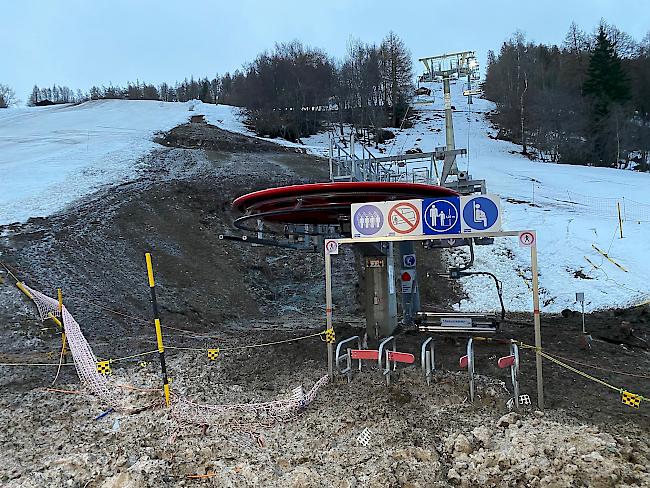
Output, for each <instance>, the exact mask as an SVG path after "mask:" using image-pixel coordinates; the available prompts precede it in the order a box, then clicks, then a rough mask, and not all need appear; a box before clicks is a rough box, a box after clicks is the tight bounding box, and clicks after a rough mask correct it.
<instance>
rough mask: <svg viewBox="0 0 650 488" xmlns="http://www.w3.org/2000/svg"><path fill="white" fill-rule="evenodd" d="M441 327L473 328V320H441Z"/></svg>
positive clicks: (461, 318) (465, 318) (464, 318)
mask: <svg viewBox="0 0 650 488" xmlns="http://www.w3.org/2000/svg"><path fill="white" fill-rule="evenodd" d="M440 325H442V326H443V327H471V326H472V319H470V318H467V317H459V318H449V317H447V318H442V319H440Z"/></svg>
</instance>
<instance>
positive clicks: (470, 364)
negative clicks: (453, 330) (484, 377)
mask: <svg viewBox="0 0 650 488" xmlns="http://www.w3.org/2000/svg"><path fill="white" fill-rule="evenodd" d="M467 374H468V375H469V400H470V401H471V402H472V403H474V339H473V338H471V337H470V338H469V340H468V341H467Z"/></svg>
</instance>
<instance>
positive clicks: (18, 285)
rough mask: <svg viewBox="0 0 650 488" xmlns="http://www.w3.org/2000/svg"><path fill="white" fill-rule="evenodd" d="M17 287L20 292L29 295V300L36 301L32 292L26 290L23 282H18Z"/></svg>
mask: <svg viewBox="0 0 650 488" xmlns="http://www.w3.org/2000/svg"><path fill="white" fill-rule="evenodd" d="M16 287H17V288H18V289H19V290H20V291H22V292H23V293H24V294H25V295H27V298H29V299H30V300H33V299H34V297H33V296H32V294H31V292H30V291H29V290H28V289H27V288H25V283H23V282H22V281H17V282H16Z"/></svg>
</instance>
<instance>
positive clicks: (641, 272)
mask: <svg viewBox="0 0 650 488" xmlns="http://www.w3.org/2000/svg"><path fill="white" fill-rule="evenodd" d="M427 86H428V87H429V88H431V89H432V90H433V91H434V93H433V95H432V96H431V97H424V98H422V97H418V100H417V101H418V102H420V103H417V104H414V106H413V110H414V111H415V113H416V117H417V121H416V123H415V124H414V126H413V127H412V128H409V129H403V130H398V131H396V137H395V139H393V140H391V141H389V142H388V143H387V144H385V145H383V146H382V149H384V152H383V153H380V152H378V151H375V152H374V153H375V155H376V156H377V157H380V156H385V155H390V154H393V155H394V154H400V153H403V152H405V151H406V150H408V149H415V148H420V149H421V150H422V151H423V152H427V151H433V150H434V149H435V147H436V146H444V145H445V121H444V111H443V109H444V106H443V96H442V92H441V90H442V87H441V84H439V85H435V84H431V85H427ZM465 88H466V86H465V84H464V83H462V82H456V83H455V84H454V85H452V105H453V106H454V107H455V111H454V129H455V131H454V132H455V140H456V147H459V148H468V149H469V153H468V155H467V156H464V157H461V158H459V159H458V167H459V169H460V170H467V171H468V172H469V173H470V174H471V175H472V176H473V177H474V178H477V179H485V180H486V181H487V189H488V192H489V193H496V194H498V195H500V197H501V201H502V212H503V216H502V221H503V228H504V230H524V229H534V230H536V231H537V240H538V255H539V257H538V261H539V273H540V278H539V279H540V301H541V309H542V311H543V312H559V311H561V310H563V309H565V308H570V309H577V308H578V307H579V305H578V304H577V303H576V302H575V293H576V292H584V293H585V308H586V310H588V311H593V310H598V309H605V308H612V307H618V306H621V307H622V306H629V305H634V304H638V303H640V302H643V301H646V300H648V298H650V288H649V287H648V286H647V278H646V277H647V276H648V275H649V274H650V260H648V259H647V257H646V253H647V249H648V242H650V195H649V194H648V190H649V189H650V174H648V173H636V172H632V171H625V170H617V169H610V168H596V167H586V166H572V165H563V164H553V163H544V162H537V161H531V160H529V159H528V158H525V157H523V156H522V155H521V154H519V153H520V152H521V146H517V145H515V144H511V143H509V142H504V141H498V140H496V139H494V137H495V136H496V133H497V130H496V129H494V128H493V127H492V126H491V125H490V123H489V122H488V121H487V119H486V114H487V113H488V112H489V111H491V110H493V109H494V104H493V103H492V102H489V101H487V100H483V99H480V98H477V97H474V100H473V101H474V103H473V104H472V105H468V103H467V99H466V97H464V96H463V95H462V92H463V89H465ZM423 102H424V103H423ZM304 142H305V144H307V145H309V146H310V147H311V150H312V151H313V152H314V153H321V154H322V153H323V148H326V147H327V144H328V142H327V136H325V135H322V134H319V135H317V136H314V137H311V138H309V139H306V140H305V141H304ZM357 150H358V148H357ZM358 151H359V150H358ZM358 155H359V157H361V152H360V151H359V152H358ZM441 165H442V163H440V166H441ZM617 202H618V203H620V204H621V208H622V210H623V213H624V215H626V216H627V218H626V219H625V221H624V223H623V236H624V237H623V238H622V239H621V238H620V234H619V225H618V218H617ZM593 246H596V247H597V248H598V249H600V250H601V251H603V252H605V253H607V254H608V255H609V256H610V257H612V259H614V261H616V263H618V264H619V265H620V266H621V267H622V268H624V269H621V268H620V267H618V266H617V265H616V264H614V263H612V262H611V261H609V260H608V259H606V258H605V257H604V256H603V255H602V254H601V253H600V252H599V251H598V250H596V249H595V248H594V247H593ZM445 253H446V257H447V260H448V261H449V263H450V264H451V263H457V264H462V263H463V262H465V260H466V259H467V258H468V257H469V256H468V253H466V252H465V251H460V250H454V251H445ZM473 269H474V270H487V271H491V272H493V273H494V274H496V275H497V277H498V278H499V279H500V280H501V281H502V282H503V284H504V286H503V289H504V300H505V301H506V307H507V308H508V309H509V310H532V298H531V291H530V287H531V279H530V278H531V269H530V252H529V250H528V249H526V248H521V247H519V244H518V242H517V241H516V239H513V238H502V239H497V241H496V242H495V245H493V246H482V247H477V248H476V260H475V265H474V267H473ZM461 282H462V284H463V288H464V290H465V293H466V295H467V297H466V298H465V299H463V300H462V301H461V302H460V303H459V304H457V308H458V309H459V310H465V311H486V310H497V309H498V307H499V303H498V296H497V294H496V291H494V290H495V287H494V283H493V281H492V280H491V279H490V278H488V277H478V276H477V277H467V278H463V279H462V280H461Z"/></svg>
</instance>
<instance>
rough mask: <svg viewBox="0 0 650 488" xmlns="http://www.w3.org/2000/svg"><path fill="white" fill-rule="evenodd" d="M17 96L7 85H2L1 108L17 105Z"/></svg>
mask: <svg viewBox="0 0 650 488" xmlns="http://www.w3.org/2000/svg"><path fill="white" fill-rule="evenodd" d="M16 101H17V100H16V94H15V93H14V91H13V90H12V89H11V88H9V87H8V86H7V85H2V84H0V108H7V107H10V106H11V105H13V104H15V103H16Z"/></svg>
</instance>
